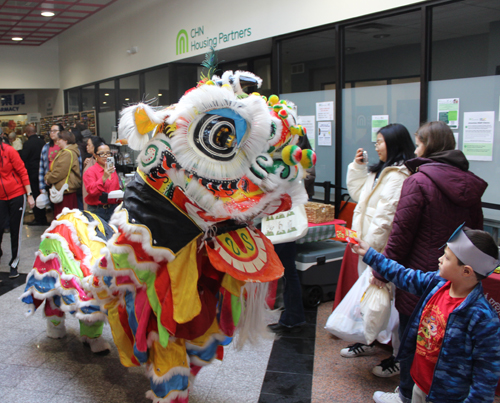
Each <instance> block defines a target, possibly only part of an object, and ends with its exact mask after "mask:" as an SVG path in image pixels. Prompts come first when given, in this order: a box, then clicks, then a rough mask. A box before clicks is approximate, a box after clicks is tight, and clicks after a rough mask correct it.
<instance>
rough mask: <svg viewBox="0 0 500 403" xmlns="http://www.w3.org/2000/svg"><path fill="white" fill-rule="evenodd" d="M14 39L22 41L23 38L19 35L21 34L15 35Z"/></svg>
mask: <svg viewBox="0 0 500 403" xmlns="http://www.w3.org/2000/svg"><path fill="white" fill-rule="evenodd" d="M12 40H13V41H22V40H23V38H21V37H19V36H15V37H14V38H12Z"/></svg>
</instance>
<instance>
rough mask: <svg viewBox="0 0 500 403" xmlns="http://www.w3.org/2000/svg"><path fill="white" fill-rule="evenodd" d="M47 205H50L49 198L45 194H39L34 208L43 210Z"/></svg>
mask: <svg viewBox="0 0 500 403" xmlns="http://www.w3.org/2000/svg"><path fill="white" fill-rule="evenodd" d="M48 205H50V201H49V196H47V194H46V193H40V194H39V195H38V197H37V198H36V206H37V207H38V208H39V209H42V210H43V209H44V208H45V207H47V206H48Z"/></svg>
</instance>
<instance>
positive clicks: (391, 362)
mask: <svg viewBox="0 0 500 403" xmlns="http://www.w3.org/2000/svg"><path fill="white" fill-rule="evenodd" d="M372 373H373V375H375V376H378V377H380V378H390V377H391V376H395V375H399V362H396V359H395V358H394V356H390V357H389V358H386V359H385V360H382V361H381V362H380V364H378V365H377V366H376V367H375V368H373V370H372Z"/></svg>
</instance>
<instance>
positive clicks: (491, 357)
mask: <svg viewBox="0 0 500 403" xmlns="http://www.w3.org/2000/svg"><path fill="white" fill-rule="evenodd" d="M363 261H364V262H365V263H366V264H368V265H369V266H371V267H372V268H373V269H375V270H376V271H377V272H379V273H380V274H382V275H383V276H384V277H385V278H386V279H387V280H389V281H391V282H393V283H394V284H395V285H396V286H397V287H398V288H400V289H402V290H405V291H408V292H410V293H412V294H415V295H417V296H419V297H420V301H419V302H418V304H417V306H416V308H415V310H414V311H413V314H412V316H411V318H410V321H409V323H408V326H407V327H406V330H405V333H404V335H403V338H402V340H401V347H400V349H399V354H398V357H397V358H401V359H402V358H407V357H410V356H411V357H413V355H414V354H415V350H416V345H417V333H418V325H419V323H420V317H421V315H422V310H423V308H424V307H425V305H426V304H427V302H428V301H429V299H430V298H431V297H432V296H433V295H434V294H435V293H436V291H438V290H439V289H440V288H441V287H443V286H444V284H445V283H446V282H447V280H445V279H443V278H442V277H440V276H439V275H438V273H437V272H427V273H424V272H422V271H420V270H413V269H406V268H405V267H403V266H401V265H400V264H399V263H397V262H395V261H393V260H390V259H387V258H385V257H384V256H383V255H381V254H380V253H378V252H376V251H375V250H374V249H372V248H370V249H369V250H368V252H367V253H366V255H365V257H364V259H363ZM499 378H500V320H499V318H498V315H497V314H496V312H495V311H494V310H493V308H492V307H491V306H490V304H489V303H488V301H486V298H485V297H484V292H483V287H482V285H481V283H478V284H477V286H476V287H475V288H474V289H473V290H472V291H471V293H470V294H469V295H468V296H467V298H465V300H464V301H463V302H462V303H461V304H460V305H459V306H458V307H457V308H455V310H454V311H453V312H452V313H451V314H450V316H449V317H448V322H447V323H446V331H445V336H444V339H443V344H442V346H441V351H440V352H439V357H438V361H437V363H436V367H435V369H434V376H433V379H432V384H431V389H430V392H429V395H428V397H427V399H428V400H430V401H432V402H436V403H452V402H453V403H458V402H464V403H477V402H493V399H494V396H495V388H496V386H497V384H498V379H499Z"/></svg>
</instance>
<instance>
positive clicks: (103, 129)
mask: <svg viewBox="0 0 500 403" xmlns="http://www.w3.org/2000/svg"><path fill="white" fill-rule="evenodd" d="M115 110H116V107H115V82H114V80H112V81H106V82H104V83H100V84H99V109H98V111H99V119H98V120H99V128H98V132H97V134H98V135H99V136H101V137H102V138H103V139H104V140H105V141H106V142H107V143H109V142H111V132H113V131H115V130H116V112H115Z"/></svg>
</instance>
